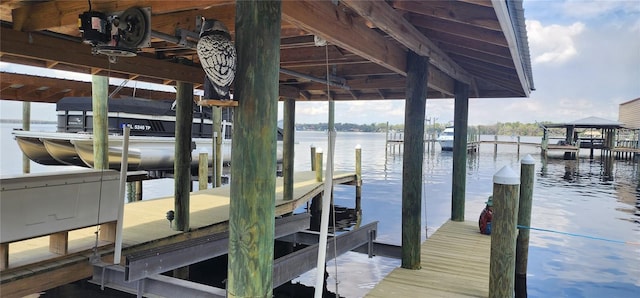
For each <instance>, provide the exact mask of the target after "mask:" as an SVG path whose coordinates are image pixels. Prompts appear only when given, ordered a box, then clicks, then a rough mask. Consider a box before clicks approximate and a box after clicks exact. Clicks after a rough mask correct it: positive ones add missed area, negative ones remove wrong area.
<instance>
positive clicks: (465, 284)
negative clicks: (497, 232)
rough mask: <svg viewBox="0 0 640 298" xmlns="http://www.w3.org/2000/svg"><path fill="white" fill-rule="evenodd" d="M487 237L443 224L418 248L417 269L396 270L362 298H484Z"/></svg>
mask: <svg viewBox="0 0 640 298" xmlns="http://www.w3.org/2000/svg"><path fill="white" fill-rule="evenodd" d="M490 250H491V237H489V236H487V235H483V234H480V232H478V223H477V222H472V221H465V222H454V221H447V222H446V223H445V224H444V225H442V227H440V228H439V229H438V230H437V231H436V232H435V233H434V234H433V235H432V236H431V237H429V239H427V240H426V241H425V242H423V243H422V245H421V248H420V254H421V256H420V258H421V267H422V268H421V269H420V270H409V269H403V268H396V269H394V270H393V271H392V272H391V273H389V274H388V275H387V276H386V277H385V278H384V279H383V280H382V281H380V282H379V283H378V284H377V285H376V287H375V288H373V290H371V291H370V292H369V293H368V294H367V296H366V297H371V298H375V297H380V298H383V297H384V298H386V297H487V296H488V295H489V259H490V258H489V256H490Z"/></svg>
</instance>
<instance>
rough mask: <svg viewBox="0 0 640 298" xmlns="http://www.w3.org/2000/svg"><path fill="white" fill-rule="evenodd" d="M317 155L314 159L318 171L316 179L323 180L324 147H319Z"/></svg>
mask: <svg viewBox="0 0 640 298" xmlns="http://www.w3.org/2000/svg"><path fill="white" fill-rule="evenodd" d="M315 151H316V157H315V159H314V164H315V166H314V168H315V172H316V181H318V182H322V148H317V149H316V150H315Z"/></svg>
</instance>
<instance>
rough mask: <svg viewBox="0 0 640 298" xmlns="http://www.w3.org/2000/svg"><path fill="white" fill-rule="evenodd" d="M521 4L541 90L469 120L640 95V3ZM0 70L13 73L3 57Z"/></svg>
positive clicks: (441, 115) (311, 107) (430, 104)
mask: <svg viewBox="0 0 640 298" xmlns="http://www.w3.org/2000/svg"><path fill="white" fill-rule="evenodd" d="M524 8H525V18H526V20H527V32H528V35H529V47H530V51H531V59H532V67H533V79H534V84H535V87H536V91H533V92H531V96H530V98H509V99H471V100H470V103H469V123H470V124H472V125H477V124H494V123H496V122H515V121H520V122H534V121H552V122H565V121H573V120H577V119H580V118H584V117H589V116H597V117H603V118H607V119H611V120H617V119H618V105H619V104H620V103H622V102H625V101H629V100H632V99H635V98H638V97H640V1H638V0H632V1H605V0H598V1H593V0H565V1H559V0H558V1H553V0H537V1H531V0H525V1H524ZM0 69H2V70H3V71H16V69H15V68H13V67H9V66H8V65H7V64H4V63H2V64H0ZM64 76H65V77H67V78H69V75H68V74H65V75H64ZM77 78H80V76H78V77H77ZM85 80H89V79H88V78H85ZM21 106H22V105H21V103H19V102H11V101H0V117H2V119H10V118H15V116H16V115H20V109H21ZM327 107H328V104H327V103H326V102H313V103H308V102H299V103H298V104H297V105H296V122H298V123H317V122H326V121H327ZM281 115H282V113H281V112H280V118H282V116H281ZM427 117H429V118H437V119H438V120H437V121H438V122H447V121H452V120H453V99H442V100H428V101H427ZM32 119H39V120H55V105H53V104H36V103H34V104H33V105H32ZM403 119H404V101H368V102H353V101H351V102H338V103H336V122H351V123H360V124H365V123H366V124H368V123H378V122H387V121H388V122H390V123H394V124H396V123H403V122H404V120H403Z"/></svg>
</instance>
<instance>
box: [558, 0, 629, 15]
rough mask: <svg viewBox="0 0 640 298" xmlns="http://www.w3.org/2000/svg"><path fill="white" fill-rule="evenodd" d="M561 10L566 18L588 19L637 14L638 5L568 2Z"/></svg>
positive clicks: (608, 0)
mask: <svg viewBox="0 0 640 298" xmlns="http://www.w3.org/2000/svg"><path fill="white" fill-rule="evenodd" d="M562 9H563V13H564V14H565V15H566V16H569V17H575V18H581V19H589V18H602V17H609V15H610V14H618V13H625V14H629V13H639V12H640V4H639V3H638V1H637V0H598V1H595V0H589V1H585V0H568V1H565V2H564V3H563V5H562Z"/></svg>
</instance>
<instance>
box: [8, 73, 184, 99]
mask: <svg viewBox="0 0 640 298" xmlns="http://www.w3.org/2000/svg"><path fill="white" fill-rule="evenodd" d="M0 76H1V77H2V82H3V86H4V83H9V85H8V86H11V85H12V84H20V85H23V87H22V88H25V86H30V88H32V89H33V91H35V90H37V89H38V88H41V87H49V88H53V89H55V90H56V91H55V93H54V94H51V93H50V94H49V96H48V97H43V95H44V93H40V94H35V93H33V92H32V93H29V94H26V93H25V92H24V91H18V90H19V89H21V88H9V89H7V90H6V91H5V90H2V99H8V100H22V101H38V102H57V101H59V100H60V99H61V98H62V97H64V96H69V95H68V94H67V93H66V92H65V93H64V94H61V92H63V91H65V90H66V89H68V90H70V91H68V92H71V93H72V94H73V96H91V82H83V81H74V80H65V79H58V78H49V77H42V76H32V75H27V74H17V73H10V72H0ZM116 88H117V86H113V85H112V86H109V94H111V92H113V91H114V90H115V89H116ZM11 89H14V90H11ZM25 90H26V89H25ZM53 95H56V96H53ZM117 95H118V96H120V97H125V96H134V95H135V96H136V97H142V98H147V99H170V98H174V97H175V93H171V92H164V91H155V90H147V89H140V88H136V89H134V88H131V87H123V88H122V89H120V91H119V92H118V94H117Z"/></svg>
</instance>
